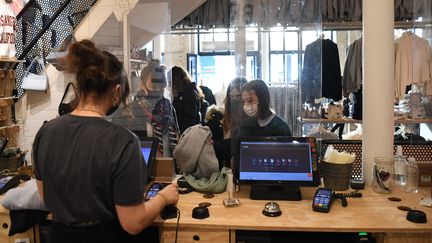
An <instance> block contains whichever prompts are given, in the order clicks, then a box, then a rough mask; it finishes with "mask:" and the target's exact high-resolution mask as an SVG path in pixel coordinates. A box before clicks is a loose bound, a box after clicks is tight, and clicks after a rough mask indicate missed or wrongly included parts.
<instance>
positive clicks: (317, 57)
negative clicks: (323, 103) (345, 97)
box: [301, 38, 342, 103]
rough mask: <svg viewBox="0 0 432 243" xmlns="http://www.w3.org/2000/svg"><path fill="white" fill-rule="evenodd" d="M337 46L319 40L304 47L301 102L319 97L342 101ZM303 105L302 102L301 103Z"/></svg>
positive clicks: (309, 101) (326, 40) (331, 42)
mask: <svg viewBox="0 0 432 243" xmlns="http://www.w3.org/2000/svg"><path fill="white" fill-rule="evenodd" d="M340 70H341V68H340V63H339V51H338V47H337V44H336V43H334V42H333V41H331V40H329V39H322V38H319V39H318V40H316V41H314V42H312V43H311V44H309V45H307V46H306V51H305V55H304V63H303V70H302V80H301V92H302V101H306V102H308V103H313V101H314V99H318V98H321V97H325V98H329V99H332V100H334V101H338V100H341V99H342V77H341V71H340ZM302 103H303V102H302Z"/></svg>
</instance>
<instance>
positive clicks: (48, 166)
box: [33, 114, 146, 224]
mask: <svg viewBox="0 0 432 243" xmlns="http://www.w3.org/2000/svg"><path fill="white" fill-rule="evenodd" d="M33 161H34V166H35V174H36V179H37V180H41V181H43V190H44V201H45V205H46V206H47V208H48V209H49V210H50V211H51V212H52V215H53V220H54V221H56V222H60V223H63V224H73V223H79V222H84V221H96V220H97V221H101V222H110V221H114V220H116V218H117V214H116V211H115V205H135V204H138V203H141V202H143V194H144V185H145V174H146V168H145V167H144V158H143V157H142V154H141V152H140V146H139V141H138V139H137V137H136V136H134V135H133V134H132V133H131V132H129V131H128V130H126V129H124V128H122V127H119V126H117V125H114V124H112V123H110V122H108V121H106V120H105V119H103V118H98V117H82V116H74V115H70V114H69V115H64V116H61V117H59V118H56V119H53V120H51V121H49V122H47V123H45V124H44V125H43V126H42V128H41V129H40V130H39V131H38V133H37V134H36V137H35V141H34V143H33Z"/></svg>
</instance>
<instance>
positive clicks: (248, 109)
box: [243, 104, 258, 117]
mask: <svg viewBox="0 0 432 243" xmlns="http://www.w3.org/2000/svg"><path fill="white" fill-rule="evenodd" d="M243 111H244V113H246V115H247V116H248V117H256V115H257V114H258V104H252V105H248V106H246V105H244V106H243Z"/></svg>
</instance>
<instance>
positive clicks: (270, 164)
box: [236, 137, 319, 200]
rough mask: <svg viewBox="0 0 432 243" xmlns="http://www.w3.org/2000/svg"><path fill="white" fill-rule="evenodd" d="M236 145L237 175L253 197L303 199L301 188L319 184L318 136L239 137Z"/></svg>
mask: <svg viewBox="0 0 432 243" xmlns="http://www.w3.org/2000/svg"><path fill="white" fill-rule="evenodd" d="M237 148H238V150H237V153H236V163H237V165H236V167H237V171H236V177H237V179H238V180H239V182H240V183H241V184H251V192H250V198H251V199H266V200H301V192H300V188H299V187H301V186H302V187H315V186H318V185H319V174H318V166H317V159H318V154H317V145H316V140H315V138H309V137H308V138H303V137H247V138H239V139H238V147H237Z"/></svg>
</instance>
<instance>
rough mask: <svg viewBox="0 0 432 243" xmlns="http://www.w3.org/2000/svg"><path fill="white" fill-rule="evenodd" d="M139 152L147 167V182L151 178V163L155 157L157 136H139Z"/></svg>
mask: <svg viewBox="0 0 432 243" xmlns="http://www.w3.org/2000/svg"><path fill="white" fill-rule="evenodd" d="M139 140H140V146H141V153H142V155H143V157H144V161H145V163H146V164H145V167H146V168H147V176H146V180H147V182H150V181H151V180H152V179H153V178H152V174H151V173H152V170H153V165H154V162H155V159H156V154H157V147H158V140H157V138H140V139H139Z"/></svg>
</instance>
